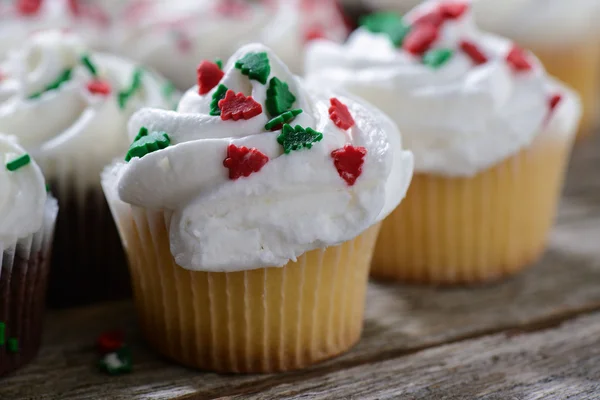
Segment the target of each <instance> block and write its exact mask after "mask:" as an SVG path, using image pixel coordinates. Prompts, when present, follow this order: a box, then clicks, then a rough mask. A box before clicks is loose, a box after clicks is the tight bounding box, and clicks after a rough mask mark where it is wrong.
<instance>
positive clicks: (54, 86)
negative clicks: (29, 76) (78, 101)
mask: <svg viewBox="0 0 600 400" xmlns="http://www.w3.org/2000/svg"><path fill="white" fill-rule="evenodd" d="M72 71H73V70H72V69H66V70H64V71H63V72H62V73H61V74H60V75H59V77H58V78H56V80H54V82H52V83H51V84H49V85H48V86H46V88H45V89H44V90H43V91H41V92H37V93H34V94H32V95H30V96H29V99H36V98H38V97H40V96H41V95H42V94H43V93H45V92H49V91H51V90H56V89H58V88H59V87H60V85H62V84H63V83H65V82H67V81H69V80H70V79H71V73H72Z"/></svg>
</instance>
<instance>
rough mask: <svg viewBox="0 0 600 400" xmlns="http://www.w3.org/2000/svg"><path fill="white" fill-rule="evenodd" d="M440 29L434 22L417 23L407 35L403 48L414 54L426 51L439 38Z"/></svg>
mask: <svg viewBox="0 0 600 400" xmlns="http://www.w3.org/2000/svg"><path fill="white" fill-rule="evenodd" d="M438 34H439V29H438V28H437V27H435V26H434V25H432V24H422V25H415V26H414V27H413V29H411V31H410V32H409V33H408V35H406V38H405V39H404V44H403V45H402V48H403V49H404V50H406V51H408V52H409V53H411V54H414V55H421V54H423V53H425V52H426V51H427V50H428V49H429V47H430V46H431V45H432V44H433V42H435V40H436V39H437V38H438Z"/></svg>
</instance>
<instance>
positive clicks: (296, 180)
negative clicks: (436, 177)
mask: <svg viewBox="0 0 600 400" xmlns="http://www.w3.org/2000/svg"><path fill="white" fill-rule="evenodd" d="M129 134H130V138H131V140H132V142H133V143H132V145H131V147H130V151H129V152H128V154H127V157H126V162H125V163H118V164H116V165H114V166H112V167H111V168H109V169H107V171H106V172H105V174H104V176H103V187H104V190H105V194H106V196H107V199H108V201H109V204H110V206H111V209H112V211H113V215H114V217H115V220H116V222H117V226H118V228H119V230H120V232H121V236H122V239H123V243H124V246H125V249H126V252H127V254H128V256H129V260H130V268H131V274H132V279H133V286H134V297H135V301H136V306H137V311H138V313H139V321H140V323H141V326H142V331H143V332H144V334H145V336H146V338H147V340H148V341H149V342H150V343H151V344H152V345H153V346H154V347H155V348H157V349H158V351H160V352H161V353H163V354H164V355H166V356H168V357H170V358H173V359H175V360H177V361H178V362H180V363H182V364H185V365H188V366H192V367H198V368H202V369H207V370H216V371H222V372H269V371H283V370H290V369H297V368H302V367H305V366H307V365H309V364H311V363H314V362H317V361H320V360H323V359H326V358H329V357H333V356H335V355H337V354H339V353H341V352H344V351H345V350H347V349H348V348H349V347H350V346H352V345H353V344H354V343H356V341H357V340H358V339H359V337H360V333H361V329H362V323H363V321H362V316H363V308H364V300H365V290H366V284H367V276H368V269H369V264H370V262H371V254H372V251H373V249H374V245H375V240H376V237H377V233H378V230H379V221H381V220H382V219H383V218H384V217H385V216H386V215H387V214H389V213H390V212H391V211H392V210H393V209H394V208H395V207H396V206H397V204H398V203H399V202H400V200H401V199H402V198H403V197H404V194H405V192H406V189H407V186H408V184H409V182H410V178H411V176H412V166H413V160H412V154H411V153H410V152H406V151H402V148H401V145H400V136H399V133H398V131H397V129H396V128H395V126H394V125H393V123H391V121H389V120H388V119H387V117H385V116H384V115H383V114H382V113H381V112H379V111H378V110H376V109H374V108H372V107H371V106H368V105H364V104H361V103H360V102H359V101H357V100H355V99H353V98H352V97H349V96H347V95H344V94H339V93H338V94H335V93H333V92H329V91H322V90H320V89H318V88H314V87H313V88H311V87H306V86H305V84H304V82H303V81H302V80H300V79H299V78H296V77H295V76H293V75H292V74H291V73H290V71H289V70H288V68H287V67H286V66H285V65H284V64H283V63H282V62H281V61H280V60H279V59H278V58H277V57H276V56H275V55H274V54H273V52H272V51H271V50H269V49H268V48H266V47H265V46H263V45H258V44H252V45H247V46H245V47H243V48H241V49H240V50H239V51H238V52H236V53H235V54H234V55H233V56H232V57H231V59H230V60H229V62H228V63H227V65H226V66H225V67H224V68H223V70H221V68H220V67H219V66H218V65H217V64H215V63H212V62H210V61H203V62H202V63H201V64H200V66H199V67H198V86H195V87H193V88H192V89H190V90H189V91H188V92H187V93H186V94H185V95H184V97H183V99H182V100H181V102H180V104H179V108H178V110H177V111H176V112H174V111H163V110H157V109H145V110H141V111H139V112H138V113H136V114H135V115H134V116H133V117H132V119H131V121H130V123H129Z"/></svg>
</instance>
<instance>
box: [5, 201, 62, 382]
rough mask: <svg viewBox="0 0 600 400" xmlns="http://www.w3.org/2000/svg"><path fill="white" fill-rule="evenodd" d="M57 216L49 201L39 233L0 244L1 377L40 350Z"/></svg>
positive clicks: (55, 204)
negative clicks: (13, 241)
mask: <svg viewBox="0 0 600 400" xmlns="http://www.w3.org/2000/svg"><path fill="white" fill-rule="evenodd" d="M57 212H58V206H57V203H56V200H55V199H53V198H49V199H48V201H47V203H46V210H45V215H44V223H43V225H42V228H41V229H40V230H39V231H38V232H36V233H35V234H32V235H29V236H28V237H25V238H22V239H19V240H18V241H16V242H15V243H2V242H0V266H1V267H0V323H1V324H2V328H0V376H2V375H5V374H7V373H9V372H12V371H14V370H15V369H17V368H19V367H20V366H22V365H24V364H26V363H28V362H29V361H31V359H33V358H34V357H35V356H36V354H37V352H38V350H39V348H40V342H41V337H42V324H43V314H44V305H45V298H46V283H47V276H48V271H49V269H50V256H51V245H52V236H53V233H54V225H55V222H56V215H57ZM15 344H16V348H14V347H13V345H15Z"/></svg>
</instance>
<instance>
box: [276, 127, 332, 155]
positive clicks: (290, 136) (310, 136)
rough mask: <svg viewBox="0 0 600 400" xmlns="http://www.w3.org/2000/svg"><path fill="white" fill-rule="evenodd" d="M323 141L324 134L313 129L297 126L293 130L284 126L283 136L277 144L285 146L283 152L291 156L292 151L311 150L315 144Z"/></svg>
mask: <svg viewBox="0 0 600 400" xmlns="http://www.w3.org/2000/svg"><path fill="white" fill-rule="evenodd" d="M322 139H323V134H322V133H321V132H317V131H315V130H314V129H312V128H306V129H305V128H303V127H301V126H300V125H296V127H295V128H292V126H291V125H289V124H284V125H283V129H282V132H281V134H280V135H279V136H278V137H277V142H278V143H279V144H280V145H282V146H283V152H284V153H285V154H289V153H290V152H291V151H292V150H301V149H302V148H304V147H305V148H307V149H310V148H312V145H313V143H315V142H319V141H321V140H322Z"/></svg>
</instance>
